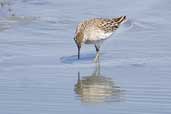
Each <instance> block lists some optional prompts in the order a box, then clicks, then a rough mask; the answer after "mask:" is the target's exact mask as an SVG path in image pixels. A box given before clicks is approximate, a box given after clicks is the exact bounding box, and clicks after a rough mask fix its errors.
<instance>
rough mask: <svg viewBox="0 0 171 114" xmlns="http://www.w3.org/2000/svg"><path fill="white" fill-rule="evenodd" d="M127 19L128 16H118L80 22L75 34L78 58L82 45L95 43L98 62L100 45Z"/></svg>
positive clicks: (95, 60)
mask: <svg viewBox="0 0 171 114" xmlns="http://www.w3.org/2000/svg"><path fill="white" fill-rule="evenodd" d="M126 21H127V17H126V16H118V17H115V18H92V19H88V20H84V21H82V22H80V23H79V24H78V25H77V27H76V31H75V36H74V41H75V43H76V46H77V48H78V60H79V59H80V49H81V47H82V45H83V44H93V45H94V46H95V49H96V56H95V59H94V62H97V60H98V59H99V51H100V47H101V45H102V44H103V42H104V40H106V39H108V38H109V37H110V36H111V35H112V34H113V33H114V32H115V31H116V30H117V29H118V28H119V26H120V25H121V24H122V23H124V22H126Z"/></svg>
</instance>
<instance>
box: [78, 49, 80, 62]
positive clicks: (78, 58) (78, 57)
mask: <svg viewBox="0 0 171 114" xmlns="http://www.w3.org/2000/svg"><path fill="white" fill-rule="evenodd" d="M78 59H80V47H78Z"/></svg>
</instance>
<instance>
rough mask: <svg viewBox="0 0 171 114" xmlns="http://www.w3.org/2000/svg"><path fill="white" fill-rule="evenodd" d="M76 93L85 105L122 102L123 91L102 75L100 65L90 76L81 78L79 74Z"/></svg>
mask: <svg viewBox="0 0 171 114" xmlns="http://www.w3.org/2000/svg"><path fill="white" fill-rule="evenodd" d="M75 92H76V93H77V94H78V95H79V96H80V99H81V101H82V102H84V103H103V102H119V101H121V98H122V97H121V96H122V91H121V89H120V87H119V86H117V85H115V83H114V81H112V79H111V78H110V77H106V76H103V75H101V73H100V64H97V65H96V69H95V71H94V72H93V73H92V74H91V75H90V76H84V77H82V78H81V76H80V73H79V72H78V81H77V83H76V84H75Z"/></svg>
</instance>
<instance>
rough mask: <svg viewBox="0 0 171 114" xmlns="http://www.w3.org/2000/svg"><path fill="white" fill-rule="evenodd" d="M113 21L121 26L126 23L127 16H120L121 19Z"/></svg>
mask: <svg viewBox="0 0 171 114" xmlns="http://www.w3.org/2000/svg"><path fill="white" fill-rule="evenodd" d="M113 20H114V21H115V22H116V23H118V24H121V23H123V22H125V21H126V16H120V17H117V18H113Z"/></svg>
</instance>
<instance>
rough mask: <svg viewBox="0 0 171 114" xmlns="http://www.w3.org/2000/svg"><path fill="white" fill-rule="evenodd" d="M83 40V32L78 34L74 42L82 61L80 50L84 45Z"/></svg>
mask: <svg viewBox="0 0 171 114" xmlns="http://www.w3.org/2000/svg"><path fill="white" fill-rule="evenodd" d="M83 38H84V34H83V33H82V32H78V33H76V36H75V37H74V41H75V43H76V45H77V48H78V59H80V49H81V45H82V43H83Z"/></svg>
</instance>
